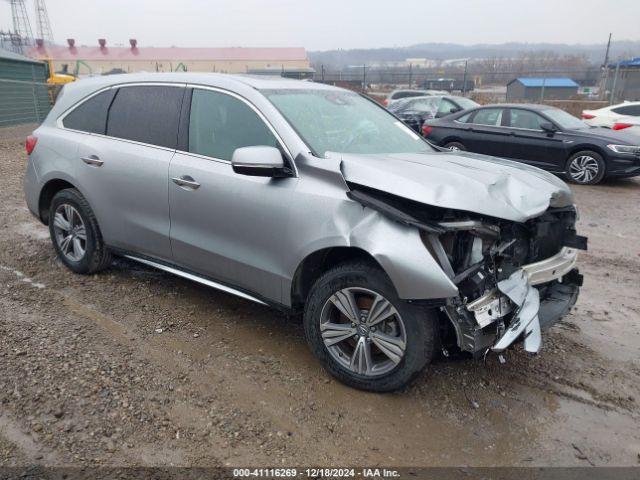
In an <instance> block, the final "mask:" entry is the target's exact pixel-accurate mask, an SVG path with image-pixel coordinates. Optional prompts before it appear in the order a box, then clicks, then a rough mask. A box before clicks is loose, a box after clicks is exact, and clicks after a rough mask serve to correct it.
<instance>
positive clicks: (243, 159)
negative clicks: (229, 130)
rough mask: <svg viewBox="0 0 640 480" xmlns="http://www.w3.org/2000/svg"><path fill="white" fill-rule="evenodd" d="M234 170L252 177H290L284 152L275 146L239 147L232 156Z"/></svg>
mask: <svg viewBox="0 0 640 480" xmlns="http://www.w3.org/2000/svg"><path fill="white" fill-rule="evenodd" d="M231 166H232V167H233V171H234V172H236V173H239V174H240V175H249V176H251V177H288V176H290V175H291V170H289V169H288V168H286V167H285V165H284V160H283V159H282V153H280V150H278V149H277V148H275V147H266V146H264V147H263V146H257V147H242V148H237V149H236V150H235V151H234V152H233V156H232V157H231Z"/></svg>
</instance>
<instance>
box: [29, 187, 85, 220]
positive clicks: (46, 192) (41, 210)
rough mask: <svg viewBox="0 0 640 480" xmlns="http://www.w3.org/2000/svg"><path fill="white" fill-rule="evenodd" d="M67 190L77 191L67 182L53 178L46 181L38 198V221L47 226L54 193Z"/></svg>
mask: <svg viewBox="0 0 640 480" xmlns="http://www.w3.org/2000/svg"><path fill="white" fill-rule="evenodd" d="M67 188H75V189H77V187H76V186H75V185H74V184H72V183H71V182H69V181H68V180H65V179H62V178H53V179H51V180H49V181H47V182H46V183H45V184H44V185H43V187H42V188H41V189H40V195H39V196H38V215H39V217H40V221H41V222H42V223H44V224H45V225H48V224H49V205H50V204H51V200H52V199H53V197H54V196H55V194H56V193H58V192H59V191H60V190H65V189H67Z"/></svg>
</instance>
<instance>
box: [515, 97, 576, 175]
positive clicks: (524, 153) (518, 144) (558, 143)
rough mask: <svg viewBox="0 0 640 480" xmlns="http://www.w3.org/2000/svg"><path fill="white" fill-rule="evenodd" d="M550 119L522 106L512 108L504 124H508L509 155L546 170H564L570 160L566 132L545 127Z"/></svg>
mask: <svg viewBox="0 0 640 480" xmlns="http://www.w3.org/2000/svg"><path fill="white" fill-rule="evenodd" d="M545 122H547V123H551V124H553V122H550V121H549V120H548V119H547V118H545V117H543V116H542V115H540V114H538V113H537V112H533V111H531V110H525V109H521V108H510V109H509V110H508V112H507V115H506V116H505V119H504V121H503V123H504V124H505V125H506V127H508V130H509V134H510V136H511V138H510V139H509V141H508V148H509V151H508V155H507V156H508V157H509V158H513V159H515V160H520V161H523V162H525V163H529V164H531V165H534V166H536V167H540V168H544V169H545V170H552V171H559V172H561V171H563V170H564V163H565V161H566V159H567V152H566V144H565V143H564V134H563V133H562V132H561V131H559V130H558V131H557V132H555V133H550V132H546V131H544V130H542V128H541V126H540V125H542V124H543V123H545Z"/></svg>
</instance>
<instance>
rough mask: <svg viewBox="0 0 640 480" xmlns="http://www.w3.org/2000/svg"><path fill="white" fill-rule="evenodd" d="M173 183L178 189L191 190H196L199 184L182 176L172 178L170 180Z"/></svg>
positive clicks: (186, 176) (187, 176)
mask: <svg viewBox="0 0 640 480" xmlns="http://www.w3.org/2000/svg"><path fill="white" fill-rule="evenodd" d="M171 180H172V181H173V183H175V184H176V185H178V186H179V187H185V188H187V189H191V190H197V189H198V188H199V187H200V184H199V183H198V182H196V181H195V180H194V179H193V178H191V177H190V176H189V175H183V176H182V177H174V178H172V179H171Z"/></svg>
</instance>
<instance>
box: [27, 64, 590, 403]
mask: <svg viewBox="0 0 640 480" xmlns="http://www.w3.org/2000/svg"><path fill="white" fill-rule="evenodd" d="M27 151H28V153H29V162H28V167H27V172H26V177H25V193H26V199H27V204H28V206H29V209H30V210H31V212H33V214H34V215H35V216H36V217H38V218H39V219H40V220H41V221H42V222H44V223H45V224H47V225H48V226H49V230H50V232H51V239H52V241H53V245H54V248H55V249H56V251H57V253H58V255H59V257H60V259H61V261H62V262H63V263H64V264H65V265H66V266H67V267H68V268H69V269H71V270H72V271H74V272H77V273H81V274H88V273H94V272H97V271H99V270H101V269H103V268H105V267H107V266H108V265H109V263H110V261H111V258H112V256H113V255H118V256H123V257H127V258H129V259H132V260H135V261H138V262H142V263H144V264H146V265H150V266H152V267H156V268H159V269H162V270H165V271H167V272H171V273H174V274H176V275H180V276H182V277H186V278H188V279H191V280H194V281H197V282H201V283H203V284H206V285H209V286H211V287H214V288H218V289H221V290H224V291H226V292H229V293H231V294H235V295H239V296H241V297H243V298H246V299H249V300H252V301H255V302H258V303H262V304H266V305H271V306H275V307H279V308H282V309H284V310H286V311H289V312H293V313H304V316H303V318H304V320H303V321H304V327H305V333H306V337H307V340H308V342H309V344H310V346H311V348H312V350H313V351H314V353H315V354H316V355H317V357H318V358H319V359H320V361H321V362H322V364H323V365H324V367H325V368H326V369H327V370H328V371H329V372H330V373H331V374H332V375H334V376H336V377H337V378H338V379H340V380H341V381H343V382H345V383H347V384H349V385H352V386H354V387H357V388H362V389H367V390H372V391H389V390H393V389H397V388H400V387H402V386H404V385H406V384H407V383H408V382H409V381H410V380H411V379H412V378H413V377H414V376H415V375H416V374H417V373H418V372H420V371H421V370H422V369H423V367H424V366H425V364H427V363H428V362H429V361H430V360H431V359H432V358H433V357H434V355H435V354H436V353H437V352H439V351H442V350H444V351H445V352H447V351H453V350H454V349H458V350H462V351H464V352H469V353H471V354H473V355H475V356H482V355H484V354H486V353H487V352H489V351H495V352H502V351H503V350H505V349H506V348H508V347H510V346H511V345H512V344H514V343H516V342H523V344H524V349H525V350H527V351H529V352H537V351H538V350H539V349H540V347H541V329H544V328H546V327H548V326H550V325H552V324H553V323H555V322H557V321H558V320H559V319H560V318H561V317H562V316H563V315H564V314H566V312H567V311H568V310H569V308H570V307H571V306H572V305H573V304H574V303H575V301H576V298H577V295H578V290H579V286H580V285H581V281H582V277H581V276H580V275H579V273H578V272H577V270H576V269H575V263H576V249H579V248H586V239H585V238H584V237H580V236H578V235H577V234H576V231H575V219H576V210H575V207H574V206H573V200H572V195H571V191H570V190H569V189H568V188H567V186H566V185H565V184H564V183H563V182H562V181H560V180H559V179H557V178H556V177H554V176H552V175H551V174H549V173H546V172H544V171H542V170H538V169H536V168H534V167H529V166H525V165H522V164H518V163H514V162H510V161H506V160H500V159H496V158H492V157H486V156H480V155H475V154H471V153H465V152H449V151H446V152H445V151H442V150H440V149H436V148H435V147H432V146H431V145H430V144H429V143H427V142H426V141H425V140H423V139H422V138H421V137H420V136H419V135H416V134H415V133H414V132H413V131H412V130H411V129H409V128H408V127H406V126H405V125H404V124H402V123H401V122H400V121H398V120H397V119H396V118H395V117H394V116H393V115H391V114H390V113H388V112H387V111H386V110H385V109H384V108H382V107H381V106H379V105H377V104H376V103H374V102H372V101H370V100H368V99H366V98H365V97H363V96H360V95H358V94H356V93H354V92H351V91H347V90H342V89H339V88H334V87H330V86H325V85H319V84H314V83H309V82H301V81H295V80H285V79H276V78H265V77H250V76H231V75H219V74H195V73H194V74H192V73H181V74H135V75H113V76H108V77H100V78H93V79H89V80H82V81H79V82H77V83H73V84H68V85H66V86H65V88H64V90H63V93H62V95H61V96H60V97H59V98H58V100H57V103H56V105H55V106H54V108H53V109H52V111H51V113H50V114H49V115H48V117H47V119H46V120H45V121H44V123H43V124H42V125H41V126H40V127H39V128H38V129H37V130H36V131H35V132H34V133H33V135H32V136H30V137H29V138H28V140H27Z"/></svg>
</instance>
